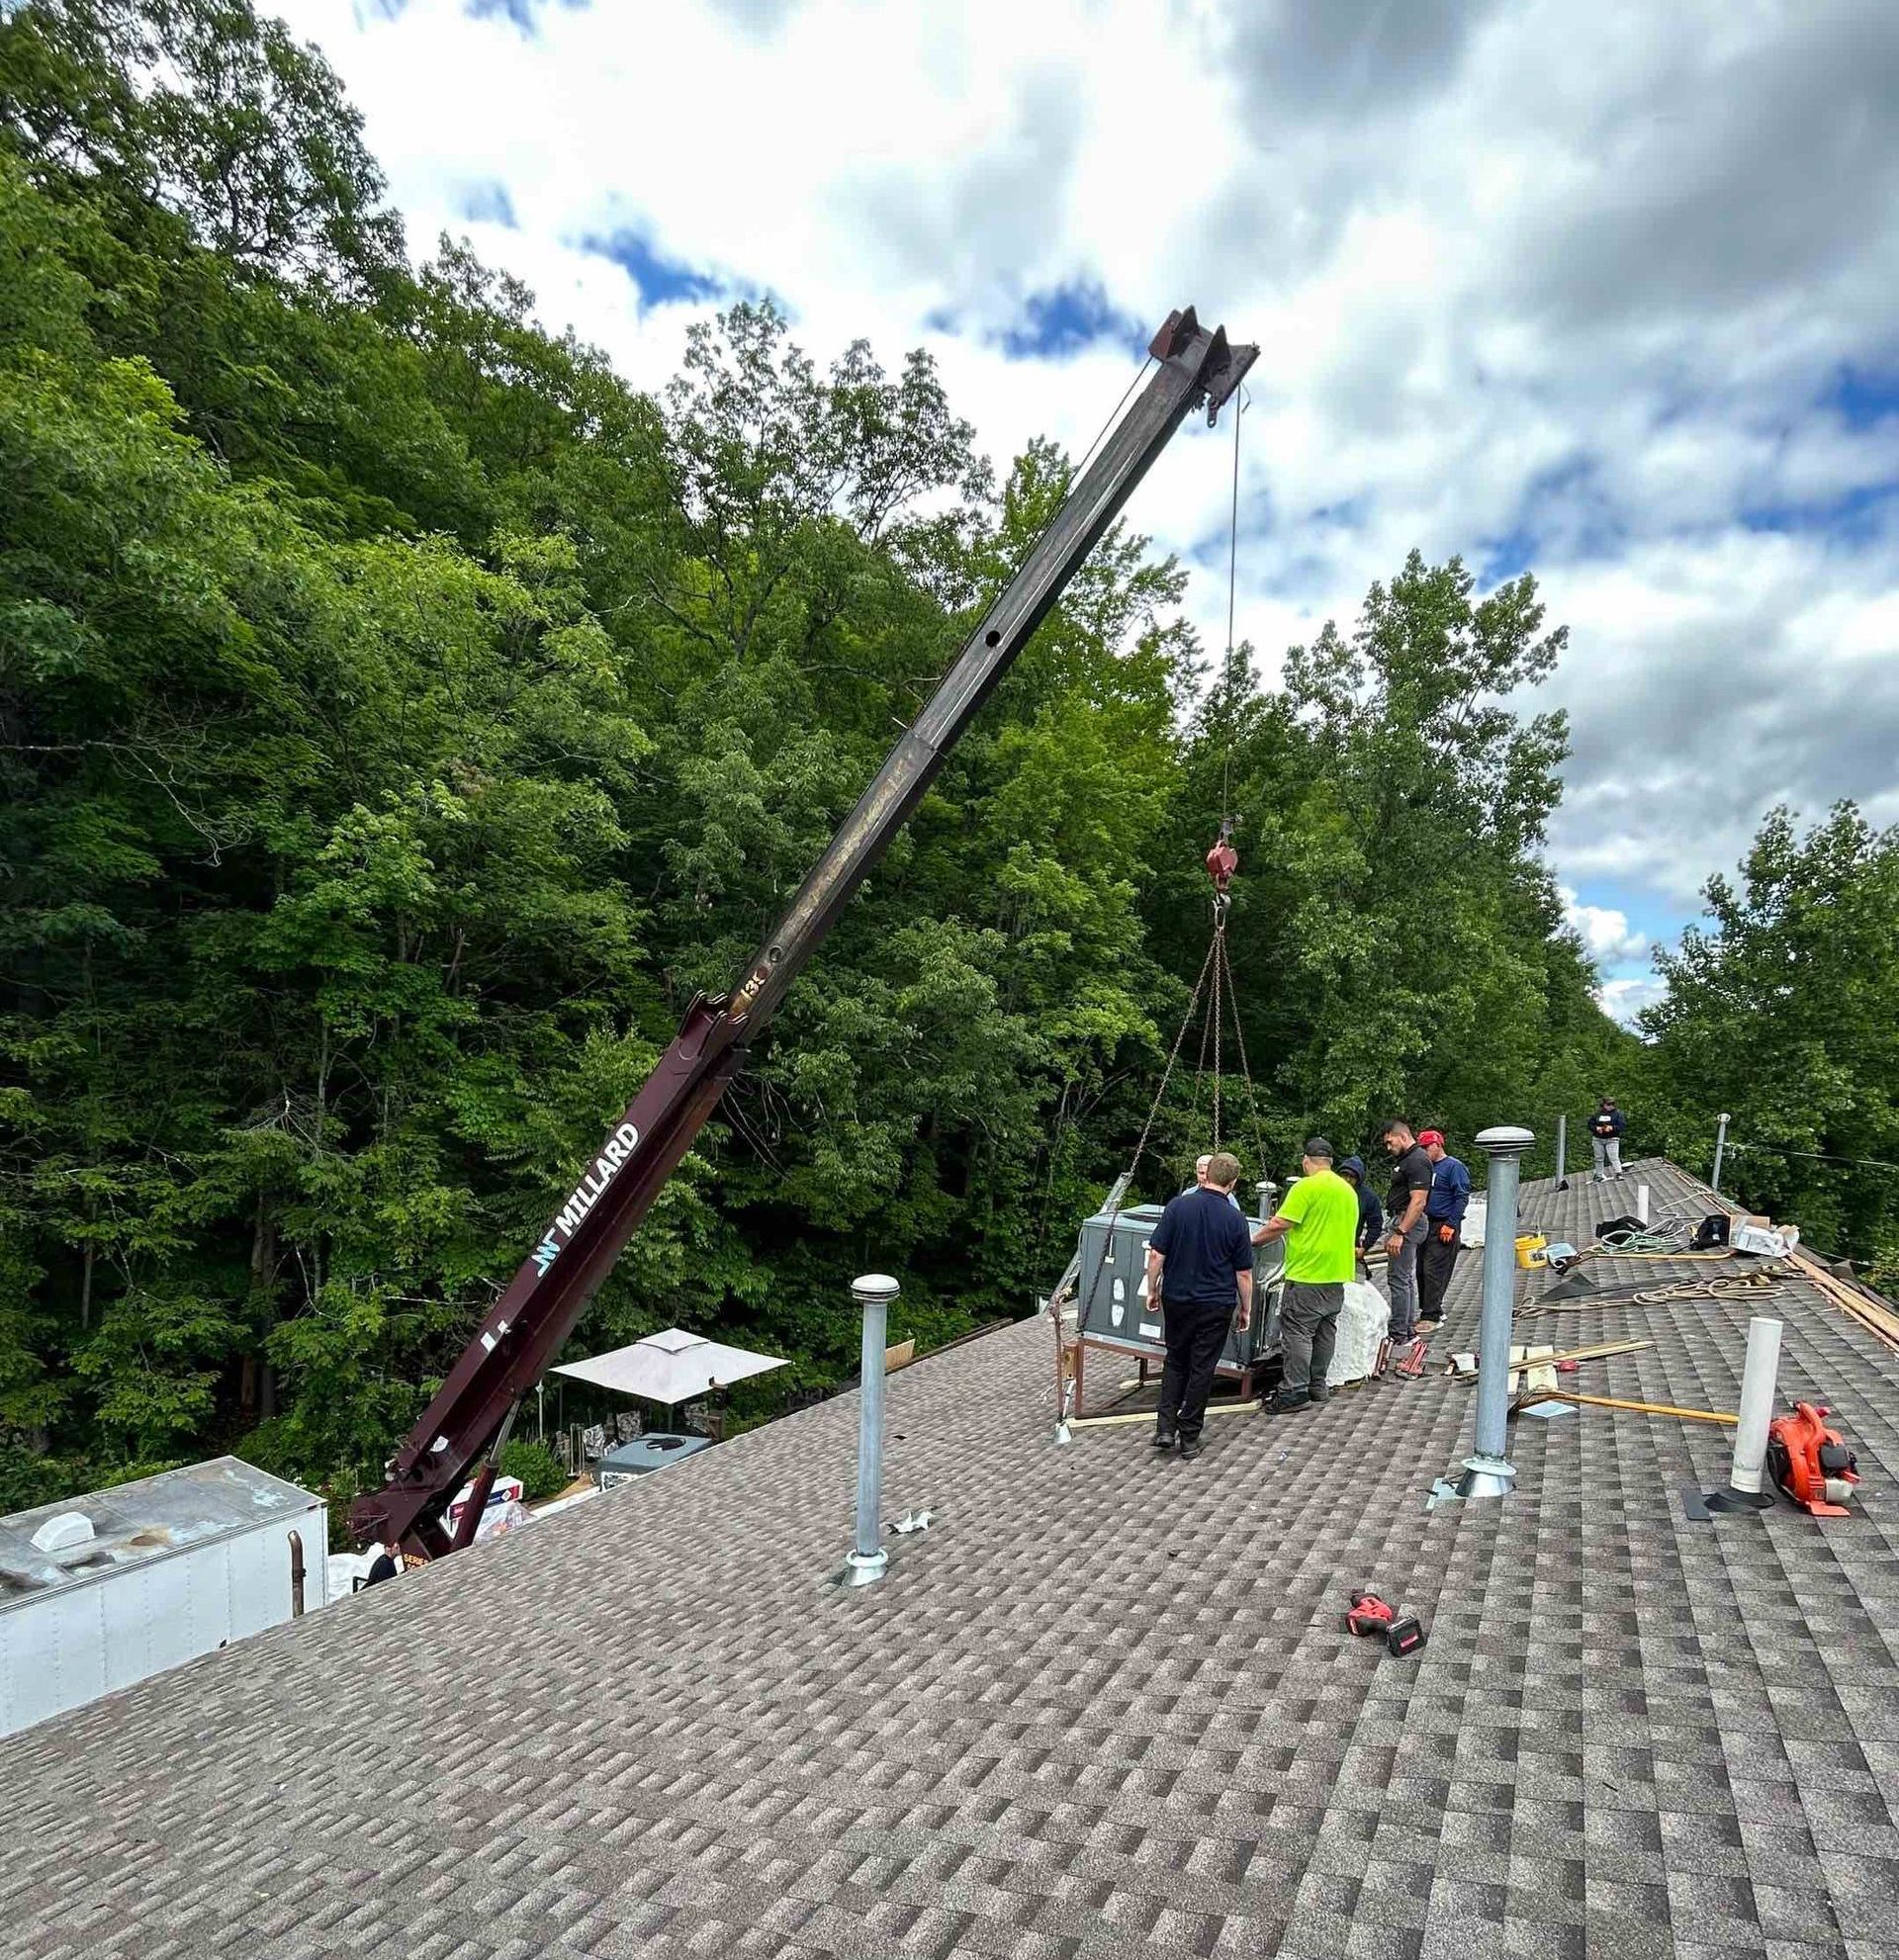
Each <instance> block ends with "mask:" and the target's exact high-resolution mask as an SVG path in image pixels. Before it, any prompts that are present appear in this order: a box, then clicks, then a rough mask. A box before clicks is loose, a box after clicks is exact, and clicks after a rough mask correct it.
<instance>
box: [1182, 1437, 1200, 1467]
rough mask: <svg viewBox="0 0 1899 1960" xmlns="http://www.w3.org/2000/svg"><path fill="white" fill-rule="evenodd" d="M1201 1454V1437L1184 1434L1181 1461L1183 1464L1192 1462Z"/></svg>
mask: <svg viewBox="0 0 1899 1960" xmlns="http://www.w3.org/2000/svg"><path fill="white" fill-rule="evenodd" d="M1199 1455H1200V1438H1199V1437H1198V1436H1183V1437H1182V1438H1181V1439H1180V1461H1181V1462H1182V1463H1183V1464H1191V1463H1192V1462H1193V1461H1194V1459H1195V1458H1196V1457H1197V1456H1199Z"/></svg>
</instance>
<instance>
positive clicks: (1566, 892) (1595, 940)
mask: <svg viewBox="0 0 1899 1960" xmlns="http://www.w3.org/2000/svg"><path fill="white" fill-rule="evenodd" d="M1558 894H1559V896H1560V897H1561V898H1562V901H1563V923H1564V925H1566V926H1568V927H1569V928H1570V929H1571V930H1572V931H1573V932H1575V933H1576V934H1577V935H1578V936H1579V937H1580V938H1581V939H1582V944H1583V945H1584V947H1585V948H1586V949H1587V951H1588V954H1589V957H1590V958H1591V959H1593V960H1594V961H1595V963H1596V964H1597V965H1598V966H1616V965H1619V964H1621V963H1622V962H1623V961H1625V960H1632V959H1645V958H1646V957H1647V956H1648V951H1649V935H1647V934H1646V933H1638V932H1636V931H1635V930H1634V929H1633V928H1632V927H1631V926H1630V924H1629V916H1628V914H1627V913H1626V912H1617V911H1615V910H1614V909H1613V908H1612V907H1609V906H1604V905H1584V904H1582V902H1581V901H1580V900H1579V899H1578V897H1577V895H1576V893H1575V892H1574V891H1572V890H1571V889H1570V888H1569V887H1568V886H1567V885H1564V886H1560V887H1558Z"/></svg>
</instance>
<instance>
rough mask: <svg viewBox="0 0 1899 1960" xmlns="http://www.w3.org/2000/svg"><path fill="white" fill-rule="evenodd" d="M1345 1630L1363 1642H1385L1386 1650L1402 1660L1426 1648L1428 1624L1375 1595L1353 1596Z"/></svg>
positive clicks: (1346, 1617)
mask: <svg viewBox="0 0 1899 1960" xmlns="http://www.w3.org/2000/svg"><path fill="white" fill-rule="evenodd" d="M1345 1627H1346V1631H1347V1632H1348V1633H1352V1634H1356V1635H1357V1636H1358V1638H1359V1639H1360V1640H1382V1641H1383V1642H1384V1643H1385V1650H1386V1651H1387V1652H1388V1653H1391V1654H1395V1655H1397V1656H1398V1658H1400V1659H1401V1660H1402V1659H1403V1658H1404V1656H1405V1655H1406V1654H1412V1653H1415V1652H1417V1650H1418V1649H1419V1648H1421V1647H1422V1646H1423V1645H1424V1623H1423V1622H1422V1621H1421V1620H1419V1619H1418V1618H1417V1616H1416V1615H1415V1614H1413V1613H1401V1612H1400V1611H1399V1610H1398V1608H1397V1607H1395V1606H1393V1605H1391V1604H1390V1603H1389V1602H1388V1601H1386V1600H1383V1599H1381V1598H1380V1597H1379V1596H1378V1594H1377V1593H1375V1592H1368V1591H1359V1592H1355V1593H1353V1594H1352V1603H1351V1606H1350V1607H1349V1609H1348V1610H1347V1612H1346V1614H1345Z"/></svg>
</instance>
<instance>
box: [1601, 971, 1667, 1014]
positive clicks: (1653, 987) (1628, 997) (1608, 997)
mask: <svg viewBox="0 0 1899 1960" xmlns="http://www.w3.org/2000/svg"><path fill="white" fill-rule="evenodd" d="M1667 992H1668V988H1667V987H1665V986H1664V985H1663V984H1662V982H1661V981H1660V980H1657V979H1655V978H1654V977H1652V976H1646V975H1645V976H1640V977H1637V978H1633V979H1625V980H1605V981H1603V983H1602V984H1601V986H1599V987H1598V988H1597V989H1596V990H1595V998H1596V1002H1597V1004H1598V1005H1599V1006H1600V1007H1601V1009H1602V1012H1603V1013H1604V1014H1606V1015H1607V1016H1608V1017H1609V1019H1610V1020H1611V1021H1619V1022H1620V1023H1621V1024H1622V1025H1623V1026H1624V1027H1633V1026H1634V1025H1635V1020H1636V1017H1637V1016H1638V1015H1639V1014H1640V1013H1641V1012H1642V1010H1643V1009H1644V1008H1646V1007H1653V1006H1654V1005H1655V1003H1656V1002H1657V1001H1659V1000H1661V999H1662V997H1663V996H1664V995H1665V994H1666V993H1667Z"/></svg>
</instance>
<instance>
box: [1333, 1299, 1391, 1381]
mask: <svg viewBox="0 0 1899 1960" xmlns="http://www.w3.org/2000/svg"><path fill="white" fill-rule="evenodd" d="M1391 1319H1392V1309H1391V1307H1390V1305H1389V1304H1388V1303H1387V1301H1386V1298H1385V1295H1384V1294H1383V1293H1382V1292H1379V1290H1378V1289H1377V1288H1376V1287H1374V1286H1371V1285H1370V1284H1368V1283H1367V1282H1366V1281H1364V1280H1351V1281H1348V1282H1347V1283H1346V1287H1345V1304H1344V1306H1343V1307H1341V1308H1340V1309H1339V1315H1338V1344H1337V1346H1336V1347H1334V1348H1333V1350H1332V1365H1331V1367H1330V1368H1328V1369H1327V1370H1326V1371H1325V1385H1326V1386H1327V1387H1328V1388H1339V1387H1343V1386H1344V1384H1345V1383H1346V1382H1347V1381H1363V1380H1364V1379H1365V1377H1366V1376H1368V1375H1369V1374H1371V1372H1372V1368H1373V1365H1374V1364H1375V1363H1376V1362H1377V1360H1378V1349H1379V1343H1380V1342H1381V1341H1383V1340H1384V1338H1385V1332H1386V1329H1387V1328H1388V1327H1389V1326H1390V1325H1391Z"/></svg>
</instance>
